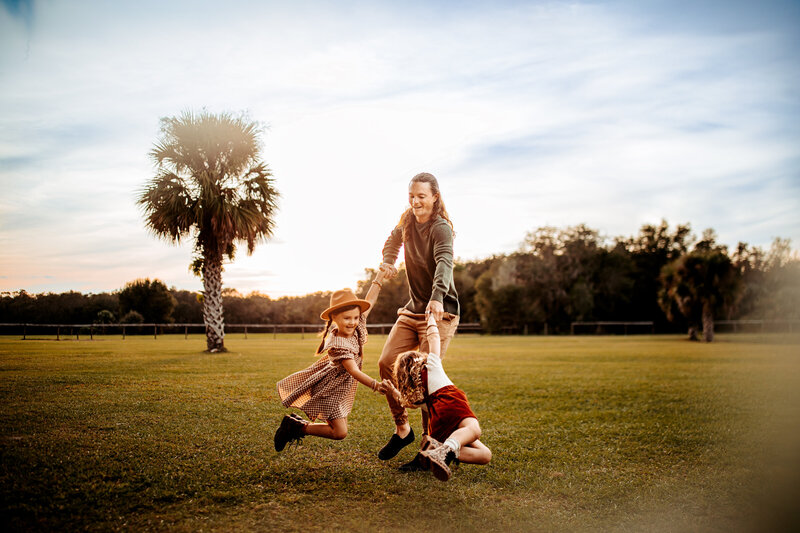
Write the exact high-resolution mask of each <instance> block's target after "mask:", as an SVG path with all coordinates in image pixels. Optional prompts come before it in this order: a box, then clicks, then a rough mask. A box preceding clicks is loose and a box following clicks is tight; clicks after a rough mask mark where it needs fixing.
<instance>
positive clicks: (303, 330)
mask: <svg viewBox="0 0 800 533" xmlns="http://www.w3.org/2000/svg"><path fill="white" fill-rule="evenodd" d="M305 338H306V327H305V326H300V339H305Z"/></svg>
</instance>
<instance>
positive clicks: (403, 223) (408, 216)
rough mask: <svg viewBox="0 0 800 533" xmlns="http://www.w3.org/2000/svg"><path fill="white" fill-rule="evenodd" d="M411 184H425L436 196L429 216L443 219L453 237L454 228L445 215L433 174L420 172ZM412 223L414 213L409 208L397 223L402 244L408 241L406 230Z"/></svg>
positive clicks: (412, 179) (448, 217) (445, 211)
mask: <svg viewBox="0 0 800 533" xmlns="http://www.w3.org/2000/svg"><path fill="white" fill-rule="evenodd" d="M412 183H427V184H428V186H430V188H431V192H432V193H433V194H435V195H436V201H435V202H434V203H433V213H432V214H431V217H432V218H435V217H436V215H439V216H440V217H442V218H443V219H445V220H446V221H447V223H448V224H449V225H450V229H451V230H453V235H454V236H455V228H453V221H452V220H450V215H448V214H447V209H446V208H445V207H444V200H442V193H441V191H440V190H439V182H438V181H437V180H436V178H435V177H434V175H433V174H431V173H429V172H420V173H419V174H417V175H416V176H414V177H413V178H411V181H410V182H409V185H411V184H412ZM413 222H414V211H413V210H412V209H411V208H410V207H409V208H408V209H406V210H405V211H403V214H402V215H400V222H398V223H397V227H398V228H401V229H402V230H403V242H406V241H407V240H408V235H409V233H408V230H409V229H411V224H412V223H413Z"/></svg>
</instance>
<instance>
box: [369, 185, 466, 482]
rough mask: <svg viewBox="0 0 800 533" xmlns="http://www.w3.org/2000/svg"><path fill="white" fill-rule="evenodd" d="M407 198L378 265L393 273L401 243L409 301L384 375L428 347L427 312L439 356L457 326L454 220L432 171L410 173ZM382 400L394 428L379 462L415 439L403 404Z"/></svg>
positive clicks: (383, 362)
mask: <svg viewBox="0 0 800 533" xmlns="http://www.w3.org/2000/svg"><path fill="white" fill-rule="evenodd" d="M408 203H409V204H410V207H409V208H408V209H406V211H405V212H404V213H403V215H402V216H401V217H400V222H399V223H398V224H397V226H396V227H395V228H394V229H393V230H392V232H391V234H390V235H389V238H388V239H387V240H386V244H384V246H383V264H382V265H381V270H383V271H384V272H385V273H386V276H387V277H389V278H391V277H392V276H394V275H395V274H396V273H397V269H396V268H395V267H394V262H395V261H396V260H397V256H398V254H399V252H400V247H401V246H402V247H403V249H404V251H403V253H404V258H405V265H406V276H407V277H408V292H409V296H410V299H409V301H408V303H406V304H405V306H404V307H402V308H400V309H399V310H398V311H397V315H398V316H397V321H396V322H395V323H394V326H393V327H392V331H391V332H390V333H389V337H388V338H387V339H386V344H385V345H384V346H383V352H382V353H381V358H380V360H379V361H378V367H379V369H380V374H381V378H383V379H391V378H392V368H393V366H394V362H395V360H396V359H397V356H398V355H400V354H401V353H403V352H406V351H409V350H419V351H421V352H426V353H427V352H428V351H430V350H429V349H428V345H427V344H428V340H427V336H426V334H425V329H426V325H427V323H426V315H427V314H431V315H433V317H434V318H435V319H436V322H437V323H438V325H439V326H438V327H439V332H440V336H441V354H442V356H444V354H445V352H446V350H447V346H448V345H449V344H450V340H451V339H452V338H453V335H454V334H455V332H456V327H458V317H459V304H458V294H457V293H456V286H455V283H454V282H453V223H452V222H451V221H450V217H449V215H448V214H447V210H446V209H445V207H444V202H443V201H442V196H441V193H440V192H439V183H438V182H437V181H436V178H435V177H433V175H432V174H429V173H427V172H423V173H421V174H417V175H416V176H414V177H413V178H411V183H409V185H408ZM386 399H387V401H388V403H389V409H390V410H391V412H392V418H393V419H394V423H395V426H396V428H395V432H394V434H393V435H392V437H391V438H390V439H389V442H388V443H387V444H386V446H384V447H383V448H382V449H381V451H380V452H378V458H380V459H382V460H384V461H385V460H388V459H391V458H392V457H394V456H396V455H397V454H398V453H399V452H400V450H402V449H403V448H404V447H406V446H408V445H409V444H411V443H412V442H414V431H413V430H412V429H411V425H410V424H409V423H408V413H407V412H406V410H405V408H404V407H403V406H402V405H401V404H400V403H399V402H398V401H397V400H396V399H395V398H394V397H393V396H391V395H387V396H386ZM422 427H423V433H427V428H428V421H427V417H426V416H425V414H424V413H423V419H422ZM419 458H420V456H419V454H417V456H416V457H414V459H413V460H412V461H411V462H409V463H406V464H404V465H403V466H401V467H400V469H401V470H403V471H413V470H421V469H422V466H421V464H420V462H419Z"/></svg>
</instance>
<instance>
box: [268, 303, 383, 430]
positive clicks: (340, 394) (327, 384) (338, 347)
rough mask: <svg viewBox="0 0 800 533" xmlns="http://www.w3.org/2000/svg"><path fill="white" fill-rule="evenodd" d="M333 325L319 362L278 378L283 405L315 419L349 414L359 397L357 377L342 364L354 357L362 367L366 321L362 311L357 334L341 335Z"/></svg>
mask: <svg viewBox="0 0 800 533" xmlns="http://www.w3.org/2000/svg"><path fill="white" fill-rule="evenodd" d="M336 331H337V329H336V326H335V325H334V326H332V327H331V330H330V332H329V333H328V337H327V338H326V339H325V346H324V347H323V352H327V353H326V354H324V355H323V356H322V357H320V358H319V360H317V362H316V363H314V364H313V365H311V366H310V367H308V368H306V369H305V370H301V371H300V372H295V373H294V374H292V375H291V376H288V377H286V378H283V379H282V380H280V381H279V382H278V396H279V397H280V399H281V403H282V404H283V406H284V407H297V408H298V409H301V410H302V411H303V412H304V413H305V414H306V415H308V418H310V419H311V420H312V421H313V420H316V419H320V420H323V421H328V420H335V419H337V418H346V417H347V415H349V414H350V410H351V409H352V408H353V402H354V401H355V399H356V388H358V381H356V380H355V378H354V377H353V376H351V375H350V374H349V373H348V372H347V370H345V369H344V367H343V366H342V361H344V360H345V359H353V360H354V361H355V362H356V365H357V366H358V368H359V370H360V369H361V362H362V360H363V357H362V346H363V345H364V344H365V343H366V342H367V322H366V318H365V317H364V315H361V320H359V323H358V327H357V328H356V331H355V334H353V335H352V336H350V337H347V338H345V337H338V336H337V335H336V334H335V333H336Z"/></svg>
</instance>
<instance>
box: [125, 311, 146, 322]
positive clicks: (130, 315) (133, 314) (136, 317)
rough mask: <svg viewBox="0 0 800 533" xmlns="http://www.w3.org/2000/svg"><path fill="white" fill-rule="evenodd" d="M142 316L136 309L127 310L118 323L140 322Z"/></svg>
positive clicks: (142, 320)
mask: <svg viewBox="0 0 800 533" xmlns="http://www.w3.org/2000/svg"><path fill="white" fill-rule="evenodd" d="M143 322H144V317H143V316H142V314H141V313H139V312H138V311H128V312H127V313H125V314H124V315H123V316H122V318H120V319H119V323H120V324H142V323H143Z"/></svg>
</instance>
